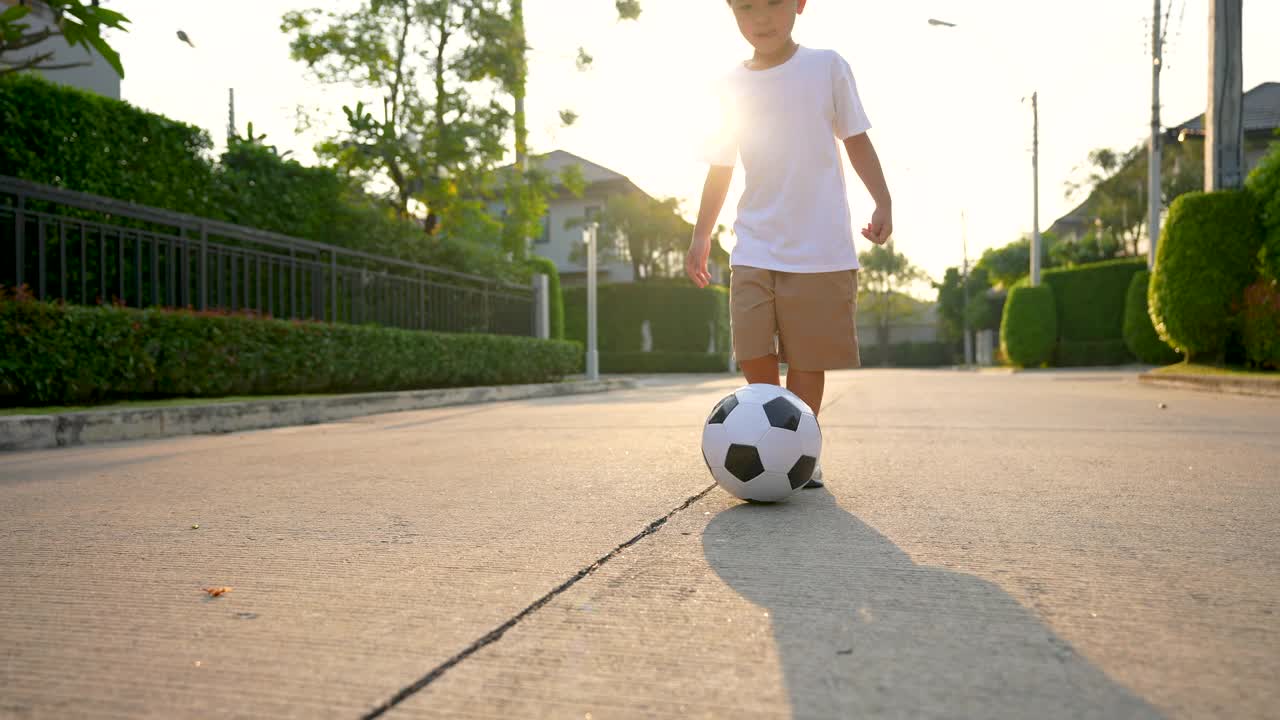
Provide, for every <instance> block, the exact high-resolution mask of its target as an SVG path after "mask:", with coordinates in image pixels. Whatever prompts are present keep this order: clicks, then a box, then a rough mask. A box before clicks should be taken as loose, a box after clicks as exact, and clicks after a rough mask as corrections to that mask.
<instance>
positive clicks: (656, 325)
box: [564, 281, 730, 355]
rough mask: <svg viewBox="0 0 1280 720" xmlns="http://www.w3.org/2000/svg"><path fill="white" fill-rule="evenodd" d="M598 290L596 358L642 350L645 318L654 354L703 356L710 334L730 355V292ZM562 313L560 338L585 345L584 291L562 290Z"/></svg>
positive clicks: (670, 287)
mask: <svg viewBox="0 0 1280 720" xmlns="http://www.w3.org/2000/svg"><path fill="white" fill-rule="evenodd" d="M598 292H599V294H598V298H597V302H598V307H597V311H598V312H599V316H598V319H597V330H598V332H599V338H598V340H599V349H600V353H601V355H603V354H604V353H633V352H635V353H638V352H641V350H643V335H642V334H641V330H640V328H641V326H642V325H643V324H644V321H645V320H648V321H649V330H650V332H651V333H652V335H653V351H654V352H675V353H706V352H707V349H708V347H709V346H710V342H711V333H712V332H714V333H715V347H716V351H717V352H729V349H730V343H729V291H728V290H727V289H725V288H723V287H718V286H713V287H707V288H703V289H699V288H696V287H693V286H692V285H689V284H688V283H681V284H676V283H674V282H662V281H649V282H642V283H625V284H623V283H619V284H613V285H601V286H600V287H599V288H598ZM564 314H565V337H567V338H568V339H570V340H577V341H579V342H586V338H587V289H586V288H584V287H573V288H566V289H565V291H564Z"/></svg>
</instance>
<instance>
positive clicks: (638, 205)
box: [566, 192, 693, 282]
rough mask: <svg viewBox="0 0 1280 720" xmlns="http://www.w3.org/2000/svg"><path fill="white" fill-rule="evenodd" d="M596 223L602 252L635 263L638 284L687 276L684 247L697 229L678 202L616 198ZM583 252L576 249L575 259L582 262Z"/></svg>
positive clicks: (570, 224) (578, 224) (578, 220)
mask: <svg viewBox="0 0 1280 720" xmlns="http://www.w3.org/2000/svg"><path fill="white" fill-rule="evenodd" d="M585 222H586V220H585V219H582V218H574V219H571V220H569V221H568V222H567V223H566V227H571V228H572V227H581V226H582V225H583V224H584V223H585ZM595 222H598V223H600V229H599V235H598V237H599V239H600V245H599V247H598V252H599V253H600V254H601V255H603V256H606V257H610V256H612V257H617V258H620V259H622V260H624V261H626V262H629V263H631V269H632V271H633V272H634V273H635V278H636V280H638V281H641V282H643V281H645V280H652V279H654V278H658V277H674V276H675V275H677V274H679V273H681V272H683V265H682V263H681V259H682V258H683V253H682V247H683V246H684V245H685V244H687V243H688V238H689V234H690V233H692V232H693V226H692V225H690V224H689V222H688V221H687V220H685V219H684V218H683V217H681V216H680V202H679V201H678V200H677V199H675V198H666V199H663V200H654V199H653V198H651V197H649V196H648V195H645V194H644V193H641V192H633V193H626V194H622V195H614V196H612V197H610V198H609V200H608V201H607V202H606V203H605V206H604V209H603V210H601V212H600V215H599V217H597V218H595ZM582 252H583V250H582V249H575V250H574V259H575V260H579V259H580V256H581V254H582Z"/></svg>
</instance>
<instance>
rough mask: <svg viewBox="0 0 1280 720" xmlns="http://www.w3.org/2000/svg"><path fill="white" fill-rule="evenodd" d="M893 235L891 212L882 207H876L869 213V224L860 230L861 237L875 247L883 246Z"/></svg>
mask: <svg viewBox="0 0 1280 720" xmlns="http://www.w3.org/2000/svg"><path fill="white" fill-rule="evenodd" d="M892 235H893V210H891V209H890V208H888V207H887V206H884V205H877V206H876V211H875V212H873V213H871V222H869V223H867V226H866V227H864V228H862V237H864V238H866V239H868V240H870V241H871V242H873V243H875V244H877V245H883V244H885V243H886V242H888V241H889V238H890V237H891V236H892Z"/></svg>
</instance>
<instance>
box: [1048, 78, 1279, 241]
mask: <svg viewBox="0 0 1280 720" xmlns="http://www.w3.org/2000/svg"><path fill="white" fill-rule="evenodd" d="M1243 110H1244V167H1245V174H1246V175H1247V174H1248V173H1249V172H1250V171H1252V170H1253V169H1254V168H1255V167H1257V166H1258V163H1259V162H1260V161H1261V160H1262V156H1263V155H1265V154H1266V153H1267V148H1268V147H1269V146H1270V145H1271V143H1272V141H1273V140H1275V139H1276V135H1275V133H1276V129H1277V128H1280V82H1267V83H1262V84H1261V85H1259V86H1257V87H1255V88H1253V89H1252V90H1250V91H1249V92H1246V93H1245V94H1244V96H1243ZM1204 136H1205V131H1204V115H1203V114H1202V115H1199V116H1197V117H1194V118H1192V119H1190V120H1187V121H1186V122H1184V123H1182V124H1180V125H1176V126H1174V127H1171V128H1168V129H1166V130H1165V131H1164V142H1165V143H1166V144H1167V143H1175V142H1198V143H1200V144H1201V147H1203V143H1204ZM1197 156H1202V154H1201V153H1197ZM1096 206H1097V201H1096V199H1095V198H1094V196H1093V195H1090V196H1089V197H1088V198H1087V199H1085V201H1084V202H1082V203H1080V204H1079V205H1078V206H1076V207H1075V208H1074V209H1072V210H1071V212H1069V213H1067V214H1066V215H1063V216H1062V217H1060V218H1058V219H1057V220H1056V221H1054V223H1053V224H1052V225H1050V226H1049V229H1048V231H1047V232H1050V233H1053V234H1055V235H1057V236H1058V238H1059V239H1062V240H1066V241H1069V242H1078V241H1079V240H1081V239H1083V238H1084V237H1085V236H1086V235H1088V234H1089V233H1090V232H1092V231H1093V229H1094V225H1095V222H1096V217H1097V211H1096V210H1095V208H1096Z"/></svg>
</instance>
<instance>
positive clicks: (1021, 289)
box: [1000, 285, 1058, 367]
mask: <svg viewBox="0 0 1280 720" xmlns="http://www.w3.org/2000/svg"><path fill="white" fill-rule="evenodd" d="M1057 338H1058V313H1057V309H1056V308H1055V307H1054V300H1053V289H1052V288H1050V287H1049V286H1047V285H1038V286H1036V287H1031V286H1029V285H1015V286H1014V287H1013V288H1012V289H1010V290H1009V299H1008V300H1007V301H1006V302H1005V304H1004V317H1003V318H1002V319H1001V321H1000V350H1001V352H1003V353H1004V356H1005V357H1006V358H1007V359H1008V360H1009V362H1011V363H1013V364H1015V365H1018V366H1021V367H1039V366H1040V365H1042V364H1044V363H1045V362H1046V361H1048V360H1049V358H1050V357H1052V355H1053V346H1054V344H1055V342H1056V341H1057Z"/></svg>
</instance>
